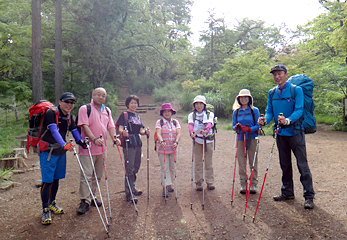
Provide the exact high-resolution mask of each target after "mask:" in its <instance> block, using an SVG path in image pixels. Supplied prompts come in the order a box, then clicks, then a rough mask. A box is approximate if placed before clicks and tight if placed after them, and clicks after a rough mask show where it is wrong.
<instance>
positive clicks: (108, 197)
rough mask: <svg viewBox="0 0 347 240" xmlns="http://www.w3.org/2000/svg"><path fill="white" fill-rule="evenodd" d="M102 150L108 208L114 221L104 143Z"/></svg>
mask: <svg viewBox="0 0 347 240" xmlns="http://www.w3.org/2000/svg"><path fill="white" fill-rule="evenodd" d="M100 139H102V134H100ZM101 151H102V161H103V163H104V171H105V182H106V190H107V200H108V208H109V209H110V221H111V222H112V212H111V202H110V192H109V191H108V182H107V174H106V161H105V152H104V145H101ZM96 206H97V205H96Z"/></svg>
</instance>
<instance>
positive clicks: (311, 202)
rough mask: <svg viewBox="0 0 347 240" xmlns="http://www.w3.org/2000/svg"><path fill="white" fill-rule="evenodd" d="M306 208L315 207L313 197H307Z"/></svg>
mask: <svg viewBox="0 0 347 240" xmlns="http://www.w3.org/2000/svg"><path fill="white" fill-rule="evenodd" d="M304 208H305V209H313V208H314V203H313V199H312V198H306V199H305V203H304Z"/></svg>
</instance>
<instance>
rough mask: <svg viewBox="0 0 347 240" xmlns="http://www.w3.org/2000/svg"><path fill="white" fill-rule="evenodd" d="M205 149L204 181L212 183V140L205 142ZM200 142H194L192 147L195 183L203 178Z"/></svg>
mask: <svg viewBox="0 0 347 240" xmlns="http://www.w3.org/2000/svg"><path fill="white" fill-rule="evenodd" d="M205 147H206V149H207V151H206V152H205V171H204V174H205V182H206V183H212V184H213V182H214V177H213V166H212V153H213V142H211V143H206V146H205ZM202 148H203V147H202V144H198V143H195V147H194V162H195V164H194V165H195V171H194V173H195V183H198V182H201V183H202V180H203V173H202V169H203V167H202V165H203V164H202V157H203V156H202Z"/></svg>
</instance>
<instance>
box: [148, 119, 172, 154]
mask: <svg viewBox="0 0 347 240" xmlns="http://www.w3.org/2000/svg"><path fill="white" fill-rule="evenodd" d="M172 121H173V125H174V126H175V127H176V126H177V122H176V121H177V120H176V119H172ZM163 125H164V120H163V119H160V126H161V127H163ZM153 138H154V151H157V144H156V143H157V141H158V135H157V131H155V132H154V135H153Z"/></svg>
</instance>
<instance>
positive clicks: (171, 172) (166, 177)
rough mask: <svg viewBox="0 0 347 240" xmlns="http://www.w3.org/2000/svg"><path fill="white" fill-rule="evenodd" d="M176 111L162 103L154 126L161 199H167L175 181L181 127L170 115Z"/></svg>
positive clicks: (168, 104) (169, 105) (167, 104)
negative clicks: (161, 192) (161, 189)
mask: <svg viewBox="0 0 347 240" xmlns="http://www.w3.org/2000/svg"><path fill="white" fill-rule="evenodd" d="M174 114H176V111H175V110H174V109H173V108H172V106H171V104H170V103H164V104H163V105H162V106H161V109H160V116H162V117H163V118H161V119H159V120H158V121H157V123H156V125H155V130H156V132H157V141H156V149H157V151H158V157H159V162H160V178H161V185H162V186H163V197H168V196H169V192H173V191H174V189H173V188H172V186H171V185H172V183H173V181H174V179H175V163H174V161H175V159H174V158H175V157H176V158H177V146H178V142H179V140H180V136H181V126H180V124H179V122H178V121H177V120H176V119H172V115H174Z"/></svg>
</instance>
